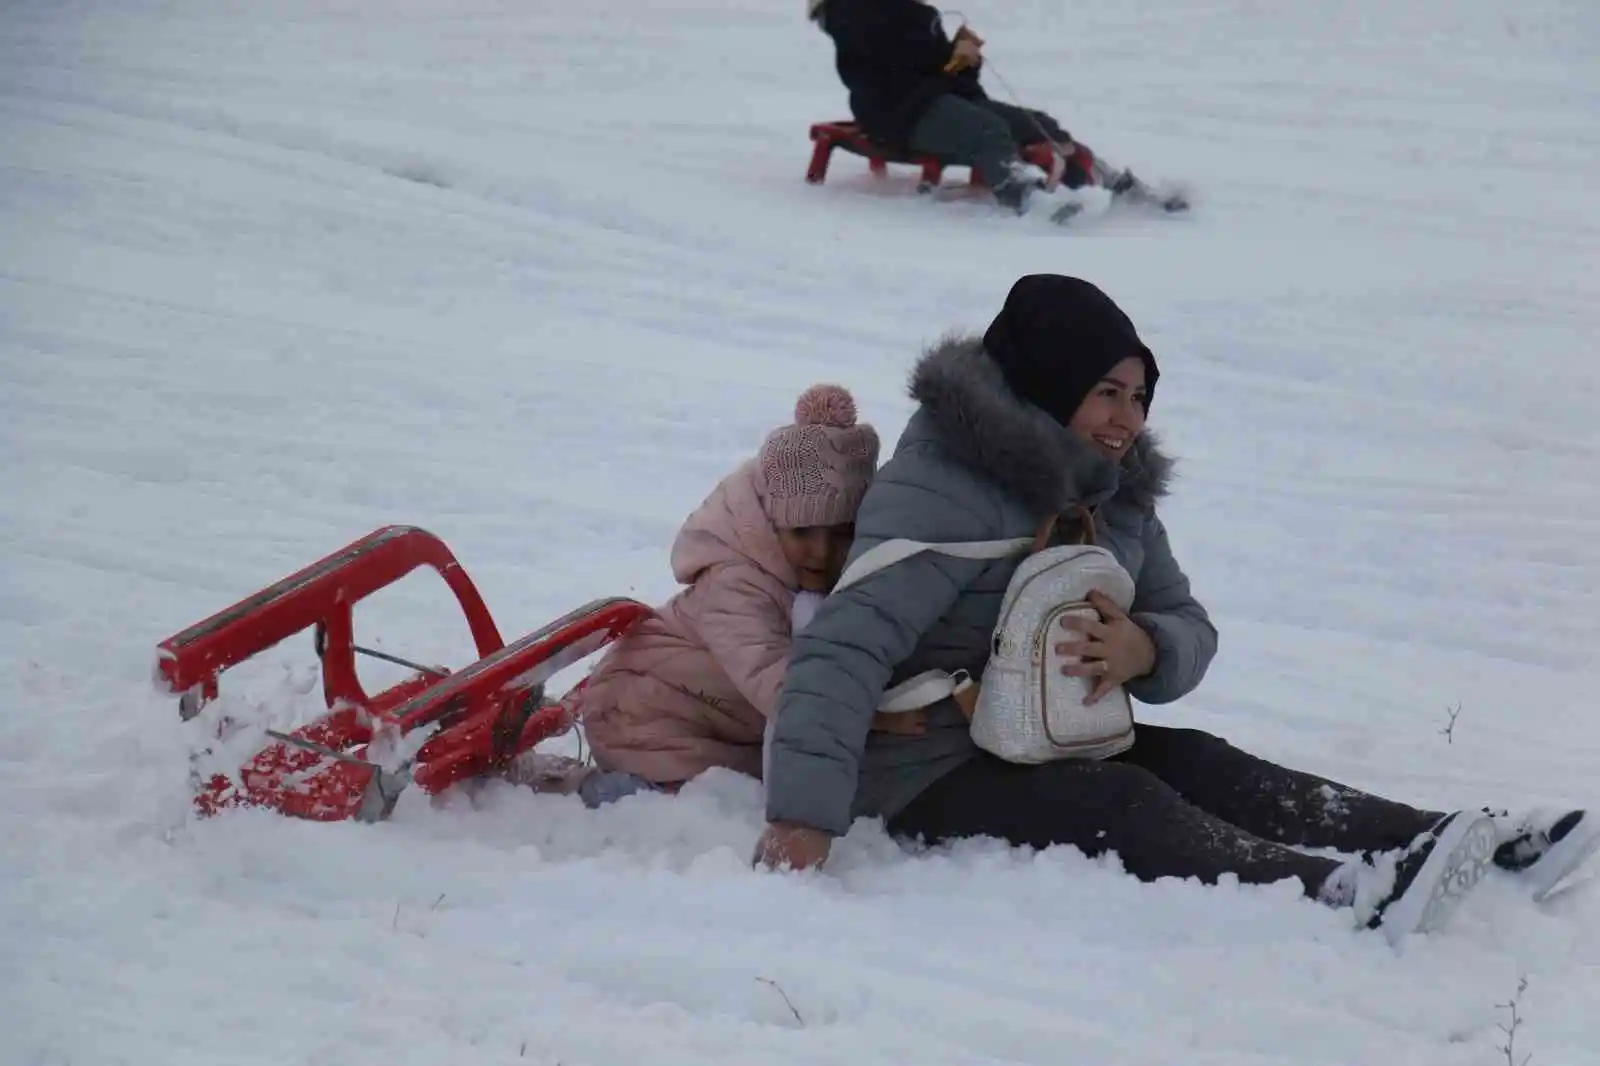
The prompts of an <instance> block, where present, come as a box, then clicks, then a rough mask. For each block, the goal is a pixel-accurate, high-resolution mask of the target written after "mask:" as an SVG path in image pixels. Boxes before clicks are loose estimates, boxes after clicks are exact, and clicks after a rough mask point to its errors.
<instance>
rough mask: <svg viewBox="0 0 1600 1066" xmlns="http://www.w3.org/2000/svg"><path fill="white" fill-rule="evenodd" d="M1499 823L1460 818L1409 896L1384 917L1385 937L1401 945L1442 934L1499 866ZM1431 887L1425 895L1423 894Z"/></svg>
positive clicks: (1445, 834)
mask: <svg viewBox="0 0 1600 1066" xmlns="http://www.w3.org/2000/svg"><path fill="white" fill-rule="evenodd" d="M1495 846H1496V842H1495V829H1494V822H1493V821H1491V820H1490V819H1489V818H1487V817H1484V816H1482V815H1480V816H1478V817H1477V818H1475V819H1472V820H1471V821H1467V820H1466V814H1465V812H1463V813H1462V814H1460V815H1457V816H1456V819H1455V820H1454V821H1453V822H1451V823H1450V825H1449V826H1448V827H1447V828H1446V829H1445V831H1444V832H1443V833H1441V834H1440V835H1439V840H1438V843H1436V844H1435V845H1434V847H1433V852H1432V853H1431V854H1430V855H1429V856H1428V861H1427V862H1425V863H1423V864H1422V869H1421V870H1419V871H1417V876H1416V879H1415V880H1414V881H1412V882H1411V887H1410V888H1409V889H1408V890H1407V891H1406V893H1405V895H1403V896H1401V897H1400V898H1399V899H1397V900H1395V901H1394V903H1393V904H1391V905H1390V906H1389V908H1388V909H1387V910H1386V911H1385V912H1384V915H1383V919H1382V923H1383V932H1384V935H1385V936H1387V937H1388V938H1389V942H1390V943H1391V944H1395V945H1398V944H1399V943H1400V941H1401V940H1402V939H1404V938H1405V937H1406V936H1407V935H1409V934H1411V933H1429V932H1432V931H1433V930H1435V929H1438V928H1439V927H1441V926H1442V925H1444V923H1445V922H1446V921H1448V920H1449V918H1450V915H1451V914H1453V913H1454V912H1455V909H1456V907H1457V906H1458V905H1459V904H1460V903H1461V901H1462V900H1463V899H1465V898H1466V897H1467V894H1468V893H1470V892H1471V891H1472V890H1473V889H1474V888H1476V887H1477V885H1478V882H1479V881H1482V880H1483V878H1484V875H1485V874H1487V873H1488V872H1489V867H1490V866H1491V865H1492V864H1493V863H1494V849H1495ZM1424 886H1431V887H1430V888H1428V890H1427V891H1426V892H1425V893H1424V892H1419V891H1418V890H1419V889H1421V888H1423V887H1424Z"/></svg>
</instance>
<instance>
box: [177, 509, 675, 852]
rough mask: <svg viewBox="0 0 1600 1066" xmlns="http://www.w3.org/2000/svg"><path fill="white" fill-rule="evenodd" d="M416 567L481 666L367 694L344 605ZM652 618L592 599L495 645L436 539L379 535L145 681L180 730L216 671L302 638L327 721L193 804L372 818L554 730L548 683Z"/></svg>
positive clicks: (420, 676)
mask: <svg viewBox="0 0 1600 1066" xmlns="http://www.w3.org/2000/svg"><path fill="white" fill-rule="evenodd" d="M423 566H426V567H429V568H431V569H433V570H434V571H435V572H437V573H438V574H439V576H440V577H441V578H443V579H444V582H445V584H446V585H447V586H448V587H449V589H450V591H451V592H452V593H454V594H455V597H456V600H457V602H458V603H459V604H460V606H461V610H462V612H463V613H464V614H465V615H466V620H467V626H468V628H469V629H470V631H471V633H472V639H473V642H474V644H475V645H476V647H477V652H478V656H479V657H478V659H477V661H476V662H474V663H472V664H471V665H470V666H467V667H465V668H463V669H462V670H461V671H459V672H457V673H453V674H452V673H450V672H448V671H445V670H442V669H428V668H419V669H418V670H417V672H416V673H415V674H414V675H413V676H411V677H409V678H406V679H405V680H403V681H401V682H399V683H398V684H396V685H394V686H392V687H390V688H388V689H385V690H384V691H382V692H379V693H377V694H376V695H371V696H369V695H368V694H367V693H366V691H365V690H364V689H363V688H362V686H361V682H360V680H359V678H358V677H357V674H356V665H355V656H356V654H357V653H358V652H360V651H364V650H365V649H361V648H359V647H358V646H357V645H356V643H355V623H354V608H355V605H356V604H357V603H358V602H360V601H361V600H362V599H365V598H366V597H368V596H370V595H372V594H373V593H374V592H376V591H377V590H378V589H380V588H383V587H385V586H387V585H390V584H393V583H394V582H396V581H398V580H400V579H401V578H402V577H405V576H406V575H407V574H409V573H411V572H412V571H413V570H416V569H417V568H419V567H423ZM649 613H650V609H649V608H648V607H646V606H645V605H644V604H641V603H638V602H637V601H634V600H630V599H625V598H609V599H599V600H594V601H591V602H590V603H587V604H585V605H583V606H582V607H579V608H578V609H577V610H575V611H572V612H571V613H569V614H567V615H565V616H563V617H562V618H558V619H556V620H555V621H554V622H551V623H550V624H549V625H547V626H544V627H542V628H540V629H538V630H536V631H534V632H533V633H530V634H528V635H527V636H525V637H523V638H522V639H520V640H518V641H516V642H514V643H512V644H506V643H505V642H504V641H503V640H502V639H501V637H500V631H499V629H498V628H496V626H495V624H494V619H493V618H492V617H491V616H490V614H489V609H488V607H487V606H486V605H485V604H484V601H483V597H482V596H481V595H480V594H479V593H478V590H477V587H476V586H475V585H474V584H473V583H472V579H471V578H470V577H468V576H467V572H466V570H465V569H464V568H462V566H461V564H460V563H459V562H457V561H456V559H455V556H453V555H452V554H451V553H450V550H449V549H448V548H447V547H445V545H444V543H443V542H442V541H441V540H439V538H437V537H435V536H434V535H433V534H431V533H429V532H427V531H426V530H423V529H419V528H417V527H415V526H401V525H396V526H384V527H382V528H380V529H377V530H374V531H373V532H372V533H369V534H368V535H367V536H365V537H362V538H361V539H359V540H356V541H354V542H352V543H350V544H348V545H346V546H345V547H343V548H341V549H339V550H338V551H336V552H333V553H332V554H330V555H327V556H325V557H323V558H322V559H320V560H318V561H317V562H315V563H313V564H311V565H310V566H308V567H305V568H304V569H302V570H298V571H296V572H295V573H293V574H290V575H289V576H288V577H286V578H284V579H282V580H281V581H278V582H277V583H275V584H273V585H270V586H268V587H267V588H264V589H262V590H261V591H260V592H257V593H255V594H254V595H251V596H247V597H245V598H244V599H243V600H240V601H239V602H238V603H235V604H233V605H232V606H231V607H228V608H226V609H224V610H222V611H219V612H217V613H216V614H214V615H212V616H211V617H209V618H206V619H205V620H203V621H201V622H198V623H196V624H194V625H192V626H190V627H189V628H187V629H185V630H183V631H182V632H180V633H177V634H175V635H173V636H171V637H169V638H167V639H166V640H164V641H162V642H161V643H160V644H159V645H158V646H157V663H156V676H157V681H158V683H159V684H160V685H162V686H163V687H164V688H165V689H166V690H167V691H168V692H171V693H175V694H178V696H179V699H178V713H179V715H180V716H181V717H182V718H184V719H185V720H189V719H192V718H194V717H195V716H196V715H198V714H199V713H200V711H201V709H202V708H203V707H204V706H205V705H206V704H207V703H208V702H210V701H212V700H214V699H216V698H217V696H218V677H219V675H220V674H222V673H223V672H224V671H226V670H228V669H229V668H231V667H234V666H237V665H238V664H239V663H242V662H244V661H245V660H246V659H249V658H251V657H252V656H254V655H256V654H258V653H260V652H262V651H265V650H266V649H268V648H270V647H273V646H274V645H276V644H278V643H280V642H282V641H284V640H286V639H287V638H289V637H291V636H294V635H295V634H297V633H300V632H303V631H304V630H306V629H312V630H313V631H314V646H315V649H316V653H317V657H318V659H319V660H320V661H321V665H322V685H323V696H324V699H325V701H326V703H327V706H328V712H327V713H326V714H324V715H322V716H320V717H318V718H317V719H316V720H315V721H312V722H310V723H308V724H307V725H304V726H301V727H300V728H298V729H296V730H294V731H293V732H292V733H287V734H285V733H276V732H272V731H269V736H271V737H272V738H273V742H272V743H269V744H267V745H266V746H265V747H264V748H262V749H261V750H260V751H259V752H257V753H256V755H255V756H253V757H252V758H251V759H250V760H249V761H248V762H246V763H245V764H244V766H243V767H242V768H241V770H240V773H239V777H238V779H237V780H235V779H233V778H231V777H229V776H228V775H226V774H221V773H218V774H213V775H212V776H211V777H210V778H209V779H208V780H206V781H204V782H201V783H200V784H199V788H198V791H197V793H196V795H195V806H196V807H197V809H198V810H199V811H200V813H202V814H204V815H210V814H214V813H216V812H217V811H220V810H223V809H225V808H228V807H237V806H261V807H268V808H272V809H275V810H278V811H280V812H282V813H284V814H287V815H291V816H294V817H299V818H308V819H312V820H316V821H339V820H342V819H347V818H355V819H358V820H361V821H382V820H383V819H385V818H387V817H388V816H389V815H390V813H391V812H392V811H393V810H394V806H395V803H396V801H397V800H398V799H399V796H400V793H401V792H402V791H403V790H404V789H405V787H406V786H407V785H408V784H411V783H415V784H417V785H419V786H421V787H422V788H423V789H424V790H426V791H427V792H430V793H435V794H436V793H439V792H442V791H443V790H444V789H446V788H448V787H449V786H450V785H453V784H455V783H457V782H459V781H463V780H466V779H468V778H472V777H477V776H481V775H483V774H487V773H494V772H498V771H500V770H503V769H504V768H505V766H506V765H507V764H508V763H509V762H510V761H511V760H512V759H513V758H515V757H516V756H517V755H519V754H521V753H522V752H525V751H528V750H529V749H531V748H533V747H534V746H535V745H537V744H539V743H540V742H541V741H543V740H546V739H548V738H550V737H554V736H559V735H561V734H562V733H565V732H566V731H567V730H568V729H570V728H571V727H572V724H573V720H574V719H573V715H572V714H571V713H570V711H569V710H568V707H567V706H566V704H567V702H568V701H566V700H564V701H563V702H562V703H553V702H549V701H547V700H545V698H544V685H545V682H546V681H548V680H549V679H550V678H551V677H552V676H553V675H554V674H556V673H558V672H559V671H561V670H562V669H564V668H565V667H567V666H570V665H572V664H573V663H575V662H577V661H579V660H580V659H582V658H584V657H585V656H587V655H589V654H591V653H593V652H595V651H597V650H599V649H600V648H602V647H604V646H605V645H607V644H609V643H611V642H612V641H614V640H615V639H617V638H618V637H619V636H621V635H622V634H623V633H625V632H627V631H628V630H629V629H630V628H632V626H633V625H634V624H635V623H636V622H638V621H639V619H641V618H643V617H644V616H646V615H647V614H649ZM582 687H583V682H580V683H579V685H578V686H577V687H576V688H575V689H574V690H573V693H569V695H568V700H570V696H571V695H573V694H575V693H576V692H578V691H580V690H581V689H582ZM433 725H437V726H438V731H437V732H436V733H435V734H434V735H433V736H431V737H429V738H428V739H427V740H426V741H425V742H424V743H423V744H422V745H421V747H420V748H418V749H417V751H416V753H415V754H414V755H412V756H410V757H405V758H401V757H398V754H397V751H396V748H397V744H398V742H399V740H400V738H401V737H403V736H405V735H406V734H408V733H411V732H412V731H414V730H417V729H421V728H424V727H428V726H433ZM385 752H388V753H390V754H389V757H387V758H386V757H384V754H383V753H385Z"/></svg>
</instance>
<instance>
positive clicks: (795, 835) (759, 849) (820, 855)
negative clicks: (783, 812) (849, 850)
mask: <svg viewBox="0 0 1600 1066" xmlns="http://www.w3.org/2000/svg"><path fill="white" fill-rule="evenodd" d="M831 850H833V838H832V837H830V836H829V835H828V834H827V833H824V832H823V831H822V830H820V829H812V828H811V827H810V826H806V825H791V824H789V823H787V822H769V823H767V829H766V832H764V833H762V834H761V839H760V840H759V841H758V842H757V843H756V855H755V862H756V863H760V864H761V865H762V866H765V867H766V868H767V869H769V870H778V869H793V870H809V869H811V868H812V867H814V866H821V865H822V864H823V863H825V862H827V861H828V852H829V851H831ZM752 865H753V864H752Z"/></svg>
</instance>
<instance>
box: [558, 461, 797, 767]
mask: <svg viewBox="0 0 1600 1066" xmlns="http://www.w3.org/2000/svg"><path fill="white" fill-rule="evenodd" d="M672 573H673V576H674V577H675V578H676V579H677V580H678V581H679V582H680V583H682V584H685V585H688V586H689V587H688V588H686V589H684V590H683V591H682V592H680V593H678V594H677V595H676V596H674V597H673V598H672V599H671V600H669V601H668V602H667V603H666V604H665V605H663V606H662V607H661V608H659V609H658V610H657V612H656V614H655V616H654V617H650V618H646V619H645V620H644V621H642V622H640V623H639V624H638V625H637V626H636V627H635V628H634V630H633V631H632V632H630V633H629V634H628V635H627V636H625V637H623V638H622V639H621V640H619V641H618V642H617V643H616V644H615V645H613V646H612V648H611V649H610V651H609V652H608V653H607V655H606V656H605V657H604V658H603V659H602V660H601V662H600V665H599V666H598V667H597V668H596V669H595V671H594V673H593V675H592V676H591V679H590V681H589V685H588V688H587V689H586V690H585V692H584V694H583V696H582V700H581V703H580V705H579V707H578V713H579V715H580V716H581V717H582V720H583V728H584V732H585V733H586V735H587V736H588V739H589V743H590V745H591V746H592V747H593V749H594V755H595V761H596V762H597V763H598V764H599V765H600V766H601V767H602V768H603V769H607V770H623V771H627V772H629V773H634V774H638V775H639V776H641V777H644V778H648V779H649V780H651V781H654V782H657V783H658V784H674V783H678V782H683V781H687V780H688V779H689V778H691V777H694V776H695V775H696V774H698V773H700V772H701V771H703V770H705V769H708V768H709V767H712V766H725V767H729V768H731V769H734V770H738V771H740V772H742V773H747V774H750V775H751V776H753V777H759V776H760V775H761V740H762V733H763V730H764V728H765V725H766V719H767V717H768V716H770V715H771V714H772V713H773V708H774V706H775V705H776V703H777V700H778V692H779V690H780V689H781V688H782V687H783V679H784V675H785V673H786V672H787V670H788V666H789V651H790V647H789V645H790V640H791V631H790V611H791V609H792V607H793V605H794V597H795V594H796V592H797V591H798V579H797V578H796V575H795V573H794V570H793V568H792V567H790V565H789V563H788V561H787V560H786V559H785V558H784V555H783V549H782V547H781V546H780V544H779V542H778V533H777V530H776V529H775V528H774V527H773V525H772V523H771V521H769V520H768V518H767V516H766V512H765V511H764V510H763V509H762V506H761V501H760V498H759V497H758V496H757V495H756V466H755V464H754V463H753V462H750V463H746V464H744V465H743V466H741V467H740V468H739V469H738V470H736V471H734V472H733V473H732V474H730V475H729V476H728V477H726V478H724V479H723V481H722V482H721V483H720V484H719V485H718V486H717V488H716V489H715V490H714V491H713V492H712V494H711V495H710V496H709V497H707V498H706V501H705V502H704V503H703V504H701V505H700V507H699V509H698V510H696V511H695V512H694V514H692V515H690V516H689V519H688V521H686V522H685V523H684V525H683V528H682V529H681V530H679V532H678V537H677V540H676V541H674V543H673V545H672Z"/></svg>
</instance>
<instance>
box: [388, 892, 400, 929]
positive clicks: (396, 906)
mask: <svg viewBox="0 0 1600 1066" xmlns="http://www.w3.org/2000/svg"><path fill="white" fill-rule="evenodd" d="M399 929H400V901H399V900H395V901H394V920H393V921H391V922H390V923H389V932H391V933H393V932H397V931H398V930H399Z"/></svg>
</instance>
